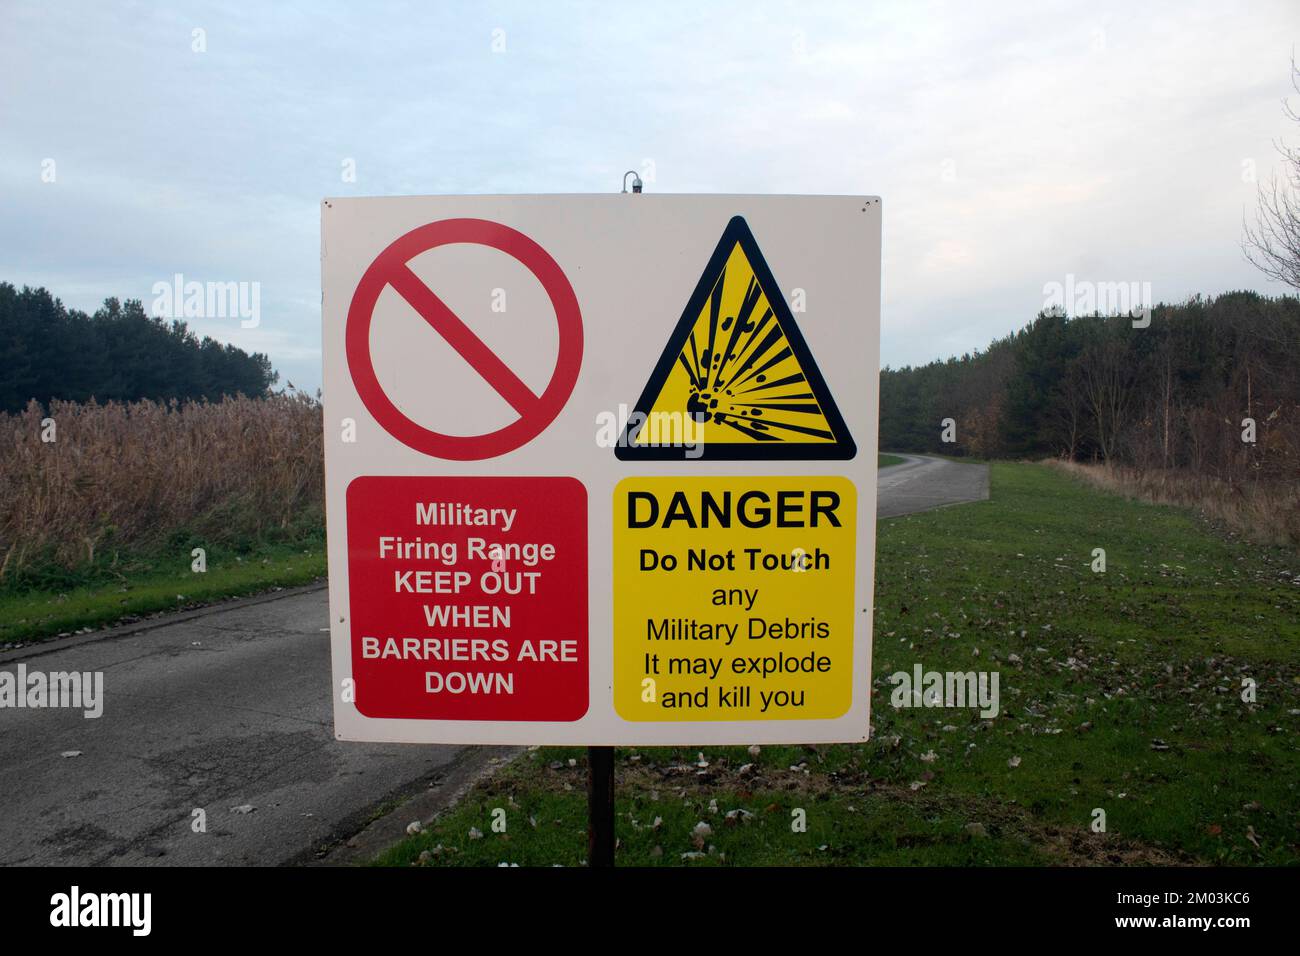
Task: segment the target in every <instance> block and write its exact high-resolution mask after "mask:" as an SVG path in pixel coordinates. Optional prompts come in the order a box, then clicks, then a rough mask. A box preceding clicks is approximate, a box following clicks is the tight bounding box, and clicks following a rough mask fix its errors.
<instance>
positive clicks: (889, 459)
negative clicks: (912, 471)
mask: <svg viewBox="0 0 1300 956" xmlns="http://www.w3.org/2000/svg"><path fill="white" fill-rule="evenodd" d="M905 460H906V459H904V458H900V457H898V456H897V455H884V454H881V455H878V456H877V461H876V467H877V468H890V467H892V466H894V465H901V464H902V463H903V462H904V461H905Z"/></svg>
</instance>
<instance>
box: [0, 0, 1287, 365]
mask: <svg viewBox="0 0 1300 956" xmlns="http://www.w3.org/2000/svg"><path fill="white" fill-rule="evenodd" d="M2 16H3V17H4V20H5V29H3V30H0V71H3V80H4V82H3V83H2V84H0V129H3V130H4V132H5V144H4V149H3V152H0V278H3V279H7V280H9V281H13V282H17V283H20V284H21V283H31V284H44V285H46V286H48V287H49V288H50V289H51V290H52V291H53V292H55V294H57V295H59V296H61V297H62V298H63V299H64V300H65V301H66V302H67V303H68V304H70V305H74V306H77V307H81V308H87V309H93V308H94V307H95V306H96V305H97V304H98V302H99V301H100V300H101V299H102V298H103V297H105V296H108V295H117V296H119V297H128V296H129V297H140V298H145V297H146V296H147V294H148V290H149V287H150V285H151V284H152V283H153V282H154V281H157V280H158V279H161V278H166V277H169V276H171V275H172V274H174V273H175V272H182V273H184V274H185V275H186V276H187V277H193V278H196V279H199V280H218V281H223V280H244V281H259V282H261V284H262V295H263V298H262V312H263V321H262V325H261V326H260V327H259V328H257V329H252V330H241V329H239V328H238V327H237V323H234V324H227V325H226V326H222V325H221V324H220V323H219V322H217V323H212V324H211V327H210V328H208V327H206V326H205V327H204V328H203V329H202V331H205V332H208V333H210V334H213V335H216V336H217V337H219V338H222V339H223V340H224V341H233V342H235V343H236V344H238V345H240V346H241V347H244V348H249V349H253V350H257V351H266V352H268V353H269V354H270V355H271V357H272V360H273V361H274V362H275V364H276V365H277V367H278V368H279V369H280V371H281V373H282V376H283V377H286V378H288V379H291V380H292V381H293V382H294V383H295V384H297V385H301V386H305V387H308V388H315V387H316V386H317V385H318V384H319V380H320V371H319V321H320V317H319V300H320V297H319V281H320V275H319V206H318V203H319V200H320V198H321V197H323V196H327V195H349V194H356V195H385V194H389V195H391V194H410V193H460V192H467V193H474V192H603V191H616V190H617V189H618V188H619V182H620V177H621V175H622V172H623V171H624V170H625V169H628V168H641V167H642V165H643V163H645V162H646V161H649V162H650V163H652V164H653V168H654V173H655V176H654V182H653V183H651V184H650V185H649V186H648V187H647V188H649V189H652V190H654V191H659V192H692V191H700V192H750V191H752V192H776V193H785V192H816V193H834V192H843V193H852V194H879V195H881V196H883V197H884V209H885V272H884V333H883V352H882V355H883V359H884V361H886V362H888V363H891V364H894V365H900V364H908V363H917V362H924V361H927V360H929V359H931V358H935V357H940V356H941V355H943V354H946V353H950V352H955V353H960V352H963V351H969V350H971V349H974V348H979V347H983V346H984V345H986V344H987V343H988V342H989V340H990V339H992V338H993V337H995V336H998V335H1002V334H1005V333H1007V332H1009V331H1011V330H1013V329H1014V328H1016V327H1018V326H1020V325H1022V324H1024V323H1025V322H1028V321H1029V320H1030V319H1032V318H1033V315H1034V313H1035V312H1036V311H1037V309H1038V308H1039V307H1041V304H1042V291H1041V290H1042V286H1043V284H1044V283H1045V282H1048V281H1052V280H1054V279H1056V280H1059V279H1062V278H1063V277H1064V276H1065V274H1067V273H1070V272H1073V273H1075V274H1076V275H1078V276H1080V277H1081V278H1091V279H1095V280H1102V281H1120V280H1146V281H1151V282H1152V284H1153V286H1154V289H1155V292H1156V294H1157V296H1158V297H1162V298H1166V299H1180V298H1183V297H1185V296H1187V295H1189V294H1192V293H1195V292H1204V293H1216V292H1221V291H1225V290H1228V289H1234V288H1258V289H1261V290H1262V291H1268V292H1277V291H1279V290H1277V289H1276V288H1273V287H1271V286H1270V285H1269V284H1267V283H1265V282H1263V281H1262V280H1261V278H1260V277H1259V276H1258V274H1256V273H1255V272H1253V271H1252V270H1251V268H1250V267H1249V265H1248V264H1246V263H1245V262H1244V260H1243V259H1242V257H1241V255H1240V251H1239V249H1238V240H1239V235H1240V228H1241V218H1242V213H1243V210H1244V209H1245V208H1247V207H1248V206H1251V205H1252V204H1253V195H1254V194H1253V189H1254V187H1253V184H1251V183H1250V182H1247V181H1244V180H1243V168H1244V167H1243V163H1244V162H1246V161H1248V160H1249V161H1251V162H1253V163H1254V164H1255V167H1256V169H1257V175H1258V176H1259V178H1261V179H1263V178H1266V177H1267V175H1268V173H1269V171H1270V170H1271V169H1272V168H1273V166H1274V153H1273V151H1272V147H1271V145H1270V140H1271V139H1272V138H1273V137H1276V136H1278V135H1281V134H1284V133H1287V132H1291V133H1294V134H1297V138H1300V130H1292V131H1288V130H1287V129H1286V124H1285V120H1284V118H1283V116H1282V113H1281V110H1280V106H1279V102H1278V101H1279V99H1280V98H1281V97H1282V96H1284V95H1285V94H1286V93H1287V92H1288V90H1289V85H1288V79H1289V56H1290V53H1291V48H1292V45H1293V44H1294V42H1295V40H1296V36H1297V33H1300V9H1297V8H1296V6H1295V4H1294V3H1293V2H1290V0H1264V2H1261V3H1259V4H1257V5H1254V6H1253V7H1252V9H1251V12H1250V15H1248V16H1247V15H1244V14H1243V13H1241V12H1240V10H1238V9H1236V8H1231V7H1228V6H1224V5H1222V4H1216V3H1209V2H1199V3H1198V2H1157V3H1151V4H1142V5H1136V4H1131V3H1119V2H1105V0H1103V2H1065V0H1055V2H1046V3H1043V2H1028V0H1026V2H1019V3H1008V4H1003V5H999V6H998V7H997V8H996V9H994V10H990V9H988V8H984V7H977V6H975V5H970V4H959V3H954V4H912V3H908V4H880V5H872V6H870V7H864V6H863V5H861V4H858V3H828V4H818V5H816V6H815V7H813V6H812V5H806V4H797V3H742V2H728V3H722V4H708V5H704V4H698V3H657V4H655V5H653V6H644V5H643V6H639V7H632V6H617V7H614V6H610V7H606V6H602V5H596V4H587V3H582V4H579V3H548V4H545V5H530V4H523V3H518V4H507V3H496V4H489V5H486V6H483V7H475V8H468V7H465V8H462V7H458V6H449V7H446V8H441V7H440V8H434V9H430V8H429V6H428V5H425V4H389V5H378V4H367V5H349V4H337V5H320V4H315V3H312V4H308V3H302V4H299V5H297V6H293V5H275V6H273V7H272V6H267V7H251V8H245V9H241V10H239V11H234V10H229V9H227V8H225V7H223V6H220V5H216V4H194V5H188V6H185V7H181V8H168V9H165V10H164V9H155V8H150V7H136V8H130V9H113V8H110V7H108V6H107V5H101V4H98V3H93V2H84V3H74V4H60V5H57V6H53V7H51V6H49V5H47V4H39V3H19V4H8V5H6V11H5V13H4V14H3V15H2ZM195 30H202V31H204V32H203V34H202V36H203V38H204V43H205V45H206V52H202V53H198V52H195V51H194V44H195V37H196V34H195V33H194V31H195ZM502 46H503V47H504V48H503V49H502ZM47 158H53V159H54V160H55V161H56V163H57V171H58V177H57V181H56V182H55V183H52V184H51V183H43V182H41V180H40V171H41V162H42V160H44V159H47ZM349 160H350V161H352V162H353V163H354V164H355V168H356V171H357V181H356V183H355V184H352V183H346V182H344V181H343V180H342V177H341V170H342V168H343V164H344V162H345V161H349ZM232 325H233V326H234V327H232Z"/></svg>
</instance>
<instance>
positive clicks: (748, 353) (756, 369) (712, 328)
mask: <svg viewBox="0 0 1300 956" xmlns="http://www.w3.org/2000/svg"><path fill="white" fill-rule="evenodd" d="M856 453H857V447H856V446H855V445H854V443H853V439H852V438H851V437H850V436H849V432H848V428H847V427H846V426H845V424H844V420H843V419H842V418H841V417H840V412H839V409H838V408H836V407H835V400H834V399H833V398H832V397H831V393H830V390H829V389H828V388H827V387H826V382H825V381H824V380H823V379H822V374H821V371H820V370H819V369H818V367H817V363H816V362H815V361H814V360H813V358H812V356H811V355H810V354H809V352H808V346H807V345H806V344H805V343H804V339H803V336H802V335H801V334H800V333H799V326H798V325H797V324H796V323H795V320H794V316H793V315H792V314H791V312H790V308H789V306H788V305H787V304H786V301H785V297H784V296H783V295H782V293H781V291H780V289H779V288H778V287H777V284H776V280H775V279H774V278H773V277H772V272H771V270H770V269H768V267H767V263H766V262H765V261H764V260H763V254H762V253H761V252H760V251H759V248H758V243H757V242H755V241H754V236H753V234H752V233H751V232H750V230H749V226H748V225H747V224H746V223H745V220H744V219H743V218H742V217H740V216H736V217H735V218H733V219H732V220H731V222H730V223H729V224H728V226H727V229H726V231H725V232H724V233H723V234H722V239H721V241H719V243H718V246H717V249H716V250H714V253H713V256H712V258H711V259H710V260H709V264H708V265H707V266H706V267H705V269H704V274H703V275H702V276H701V277H700V281H699V284H698V285H697V286H696V287H695V293H694V294H693V295H692V296H691V299H690V301H689V302H688V303H687V305H686V309H685V311H684V312H683V313H682V317H681V319H680V321H679V322H678V323H677V327H676V328H675V329H674V330H673V333H672V336H671V338H670V339H669V340H668V346H667V348H665V349H664V352H663V355H662V356H661V357H660V359H659V363H658V364H657V365H656V366H655V368H654V371H653V372H651V374H650V381H649V382H648V383H647V384H646V387H645V391H644V392H642V394H641V398H640V400H639V401H638V402H637V406H636V410H635V411H634V412H633V414H632V416H631V418H630V419H629V422H628V425H627V430H626V432H625V433H624V438H623V440H622V441H620V442H619V445H618V447H617V449H616V450H615V454H616V455H617V456H618V457H619V458H621V459H623V460H624V461H632V460H645V459H672V458H679V459H680V458H713V459H760V460H762V459H768V460H771V459H779V460H789V459H796V458H800V459H824V458H834V459H841V458H852V457H853V456H854V455H855V454H856Z"/></svg>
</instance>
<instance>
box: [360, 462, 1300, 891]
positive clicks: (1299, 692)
mask: <svg viewBox="0 0 1300 956" xmlns="http://www.w3.org/2000/svg"><path fill="white" fill-rule="evenodd" d="M991 468H992V470H991V483H992V497H991V498H990V500H988V501H985V502H978V503H974V504H970V505H965V506H962V507H960V508H949V509H944V510H941V511H935V512H928V513H925V514H920V515H909V516H904V517H900V518H895V519H890V520H887V521H883V522H881V524H880V529H879V536H878V542H877V583H876V608H875V646H874V671H873V673H874V680H875V690H874V701H873V730H872V740H871V741H870V742H868V743H867V744H863V745H843V746H816V747H814V746H793V747H764V748H762V749H761V750H755V751H752V752H751V750H748V749H746V748H741V747H724V748H718V747H714V748H698V747H695V748H677V749H672V748H643V749H640V750H631V749H621V750H619V752H618V803H617V811H618V823H617V825H618V838H619V841H620V842H619V849H618V856H617V858H618V861H619V863H620V865H728V864H735V865H803V864H841V865H865V864H870V865H877V864H879V865H887V864H893V865H983V864H990V865H991V864H1000V865H1034V866H1036V865H1050V864H1107V865H1122V864H1158V865H1159V864H1216V863H1217V864H1230V865H1248V864H1272V865H1286V864H1290V865H1295V864H1297V863H1300V846H1297V832H1298V830H1300V792H1298V790H1297V788H1298V787H1300V744H1298V743H1297V740H1298V739H1300V738H1298V737H1297V729H1300V568H1298V565H1300V559H1298V558H1297V555H1296V553H1295V552H1294V551H1290V550H1286V549H1281V548H1262V547H1259V546H1252V545H1248V544H1246V543H1244V542H1242V541H1239V540H1234V539H1225V538H1223V537H1220V536H1217V535H1215V534H1213V533H1211V532H1210V531H1208V530H1207V527H1206V525H1205V524H1204V523H1203V522H1201V521H1200V520H1198V519H1197V518H1196V517H1194V516H1193V515H1191V514H1189V513H1188V512H1186V511H1182V510H1179V509H1175V508H1172V507H1164V506H1153V505H1148V504H1143V503H1140V502H1135V501H1130V500H1126V499H1123V498H1120V497H1117V496H1115V495H1111V494H1107V493H1104V492H1102V491H1099V490H1097V489H1095V488H1091V487H1088V486H1087V485H1085V484H1083V483H1082V482H1080V481H1078V480H1077V479H1075V478H1072V477H1070V476H1068V475H1064V474H1061V473H1059V472H1057V471H1054V470H1052V469H1049V468H1046V467H1043V466H1040V465H1031V464H1013V463H994V464H993V465H992V466H991ZM1096 548H1102V549H1104V550H1105V552H1106V554H1105V560H1106V570H1105V572H1104V573H1102V572H1098V571H1094V570H1093V567H1094V563H1095V562H1096V558H1097V556H1096V555H1095V554H1094V549H1096ZM916 663H920V664H922V665H923V667H924V669H925V670H938V671H949V670H956V671H968V670H987V671H996V672H998V673H999V675H1000V690H1001V712H1000V713H999V714H998V716H997V717H995V718H993V719H990V720H985V719H982V718H981V717H980V716H979V715H978V714H977V713H976V712H975V711H974V710H959V709H955V708H949V709H942V708H895V707H893V706H891V703H890V699H891V692H892V691H893V689H894V685H893V684H892V683H891V682H890V680H889V676H890V675H891V674H892V673H894V672H896V671H908V672H910V671H911V669H912V667H913V665H914V664H916ZM1252 686H1253V700H1249V699H1243V696H1244V697H1247V698H1249V697H1250V696H1251V694H1249V693H1247V691H1248V690H1249V689H1250V688H1251V687H1252ZM584 758H585V751H583V750H580V749H564V748H543V749H540V750H534V751H531V752H529V753H527V754H525V755H524V756H523V757H521V758H520V759H519V760H518V761H516V762H515V763H514V764H513V765H511V766H510V767H508V768H506V769H505V770H503V771H502V772H500V773H499V774H497V775H496V776H494V777H492V778H490V779H489V780H487V781H484V782H483V783H482V784H480V785H479V786H478V787H477V788H476V789H475V790H474V791H472V792H471V794H470V795H469V796H467V797H466V799H464V800H463V801H462V802H461V803H460V804H459V805H457V806H456V807H454V808H451V809H450V810H449V811H447V812H446V813H445V814H443V815H442V816H440V817H439V818H438V819H437V820H435V821H434V822H433V824H431V825H430V826H429V828H428V829H427V830H426V831H425V832H423V833H421V834H418V835H416V836H414V837H411V838H408V839H406V840H404V841H403V842H401V843H400V844H398V845H396V846H395V847H393V848H391V849H390V850H389V851H387V852H386V853H385V854H383V855H382V856H381V857H380V858H379V860H378V861H377V862H379V863H381V864H386V865H411V864H418V865H455V866H486V865H493V866H495V865H499V864H501V863H518V864H520V865H553V864H562V865H580V864H582V863H583V861H584V859H585V856H586V842H585V839H586V838H585V826H586V794H585V765H584ZM498 809H499V810H501V811H503V813H502V814H494V812H493V811H494V810H498ZM1099 811H1100V813H1101V814H1104V821H1105V830H1104V832H1097V831H1096V830H1095V829H1094V827H1095V826H1096V825H1097V823H1098V821H1100V820H1101V819H1102V818H1101V817H1100V816H1099ZM495 820H504V821H505V827H506V829H505V832H497V831H496V830H494V829H493V823H494V821H495ZM800 820H803V821H806V830H803V831H801V832H800V831H798V829H797V827H796V824H798V823H799V822H800Z"/></svg>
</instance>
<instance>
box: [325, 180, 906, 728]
mask: <svg viewBox="0 0 1300 956" xmlns="http://www.w3.org/2000/svg"><path fill="white" fill-rule="evenodd" d="M321 221H322V243H321V273H322V283H323V298H322V312H323V326H324V395H325V412H324V413H325V475H326V489H327V502H326V506H327V521H328V533H329V600H330V615H331V619H330V625H331V626H330V632H331V647H332V660H333V681H334V715H335V727H336V732H337V736H338V737H339V738H340V739H343V740H372V741H409V742H425V743H435V742H436V743H484V744H509V743H551V744H586V745H637V744H645V745H651V744H728V743H732V744H744V743H778V742H808V743H817V742H834V741H857V740H865V739H866V736H867V730H868V721H869V710H870V695H871V618H872V583H873V576H874V560H875V520H876V519H875V511H876V447H877V434H876V432H877V421H878V383H879V339H880V223H881V216H880V200H879V199H876V198H874V197H865V198H864V197H853V196H667V195H664V196H660V195H633V194H623V195H607V196H562V195H553V196H430V197H413V198H376V199H329V200H325V202H324V203H323V205H322V209H321Z"/></svg>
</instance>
